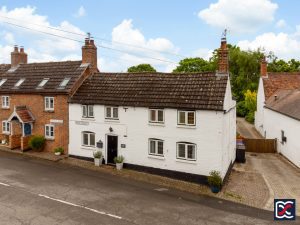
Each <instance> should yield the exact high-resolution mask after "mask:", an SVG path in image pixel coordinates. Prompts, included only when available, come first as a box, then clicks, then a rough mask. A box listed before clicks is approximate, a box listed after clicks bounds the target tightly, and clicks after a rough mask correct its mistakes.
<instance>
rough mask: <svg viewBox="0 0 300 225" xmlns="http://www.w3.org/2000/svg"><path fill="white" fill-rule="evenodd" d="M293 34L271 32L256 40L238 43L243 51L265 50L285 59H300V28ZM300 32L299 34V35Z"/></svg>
mask: <svg viewBox="0 0 300 225" xmlns="http://www.w3.org/2000/svg"><path fill="white" fill-rule="evenodd" d="M298 29H299V30H298V31H296V32H295V33H293V34H287V33H283V32H280V33H278V34H275V33H272V32H269V33H264V34H262V35H259V36H257V37H256V38H255V39H254V40H252V41H249V40H244V41H240V42H238V44H237V45H238V46H240V48H241V49H245V50H247V49H251V50H256V49H257V48H263V49H265V51H266V52H269V51H272V52H274V54H275V55H276V56H278V57H279V58H283V59H286V60H288V59H291V58H295V59H298V60H299V59H300V54H299V53H300V35H299V34H300V27H299V28H298ZM297 32H299V33H297Z"/></svg>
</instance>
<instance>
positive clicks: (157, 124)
mask: <svg viewBox="0 0 300 225" xmlns="http://www.w3.org/2000/svg"><path fill="white" fill-rule="evenodd" d="M148 125H149V126H158V127H165V126H166V125H165V124H164V123H152V122H149V123H148Z"/></svg>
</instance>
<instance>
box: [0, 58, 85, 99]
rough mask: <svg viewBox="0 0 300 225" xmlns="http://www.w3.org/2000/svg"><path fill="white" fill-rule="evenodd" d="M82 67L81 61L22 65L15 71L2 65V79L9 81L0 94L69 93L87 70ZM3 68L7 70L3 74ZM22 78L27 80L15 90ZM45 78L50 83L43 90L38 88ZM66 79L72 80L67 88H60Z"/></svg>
mask: <svg viewBox="0 0 300 225" xmlns="http://www.w3.org/2000/svg"><path fill="white" fill-rule="evenodd" d="M80 65H81V61H64V62H46V63H29V64H20V65H19V66H18V67H17V68H16V69H15V70H12V69H10V68H8V67H7V66H4V65H2V66H0V79H1V78H6V79H7V81H6V82H5V83H4V84H3V85H2V86H1V87H0V93H11V94H12V93H50V92H51V93H68V92H69V91H70V89H71V88H72V87H73V85H74V83H75V82H76V80H77V79H78V78H79V77H80V75H81V74H82V73H83V71H84V70H85V69H86V67H81V66H80ZM2 67H4V68H5V69H3V70H2V72H1V68H2ZM9 67H10V66H9ZM7 69H9V70H7ZM21 78H25V81H24V82H23V83H22V84H21V85H20V87H19V88H15V87H14V85H15V84H16V83H17V82H18V80H20V79H21ZM44 78H49V81H48V82H47V83H46V84H45V86H44V87H43V88H37V87H38V85H39V83H40V82H41V81H42V80H43V79H44ZM64 78H71V79H70V81H69V83H68V84H67V86H66V87H65V88H59V84H60V83H61V82H62V81H63V79H64Z"/></svg>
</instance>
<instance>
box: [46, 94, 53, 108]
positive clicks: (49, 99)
mask: <svg viewBox="0 0 300 225" xmlns="http://www.w3.org/2000/svg"><path fill="white" fill-rule="evenodd" d="M51 100H52V101H53V105H52V106H51ZM44 101H45V111H54V97H49V96H46V97H45V98H44ZM47 101H48V104H49V105H47Z"/></svg>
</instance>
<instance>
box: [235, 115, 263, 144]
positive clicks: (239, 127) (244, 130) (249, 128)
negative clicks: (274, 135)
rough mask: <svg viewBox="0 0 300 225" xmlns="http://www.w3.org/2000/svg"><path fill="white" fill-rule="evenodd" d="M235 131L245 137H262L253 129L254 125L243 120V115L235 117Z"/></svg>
mask: <svg viewBox="0 0 300 225" xmlns="http://www.w3.org/2000/svg"><path fill="white" fill-rule="evenodd" d="M236 122H237V124H236V131H237V132H238V133H239V134H240V135H242V136H243V137H245V138H254V139H256V138H263V137H262V136H261V135H260V133H259V132H258V131H257V130H256V129H255V126H254V125H253V124H251V123H249V122H247V121H246V120H245V118H243V117H237V118H236Z"/></svg>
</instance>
